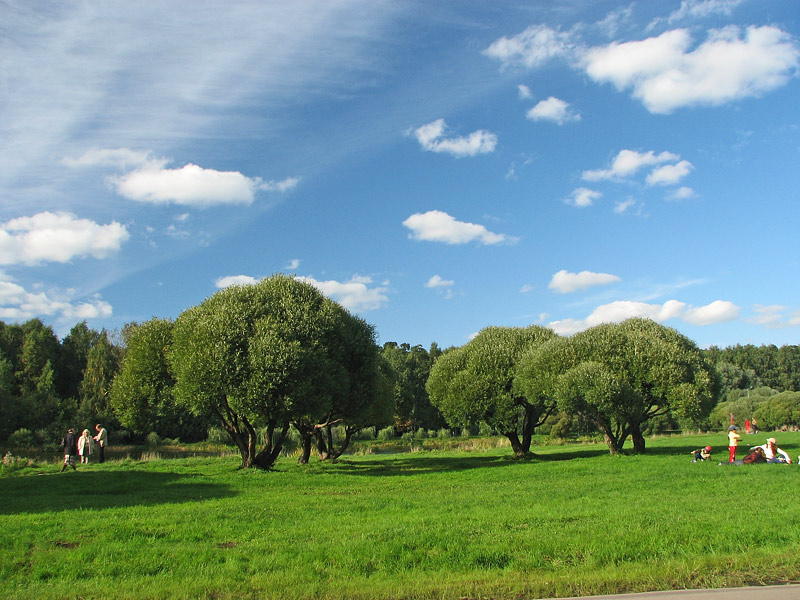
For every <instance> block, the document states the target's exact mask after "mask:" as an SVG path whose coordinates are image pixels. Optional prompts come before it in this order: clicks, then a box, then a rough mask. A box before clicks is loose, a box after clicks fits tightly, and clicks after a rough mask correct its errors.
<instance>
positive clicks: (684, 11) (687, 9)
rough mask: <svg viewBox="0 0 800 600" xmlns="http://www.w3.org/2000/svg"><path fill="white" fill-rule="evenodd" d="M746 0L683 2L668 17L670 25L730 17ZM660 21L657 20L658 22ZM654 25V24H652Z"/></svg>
mask: <svg viewBox="0 0 800 600" xmlns="http://www.w3.org/2000/svg"><path fill="white" fill-rule="evenodd" d="M743 1H744V0H683V1H682V2H681V5H680V7H679V8H678V9H677V10H675V11H674V12H672V13H671V14H670V15H669V17H667V22H668V23H675V22H677V21H682V20H684V19H687V18H693V19H696V18H702V17H707V16H708V15H712V14H724V15H728V16H730V15H731V13H732V12H733V9H734V8H736V7H737V6H739V5H740V4H741V3H742V2H743ZM658 21H660V20H657V21H656V22H658ZM651 25H652V24H651Z"/></svg>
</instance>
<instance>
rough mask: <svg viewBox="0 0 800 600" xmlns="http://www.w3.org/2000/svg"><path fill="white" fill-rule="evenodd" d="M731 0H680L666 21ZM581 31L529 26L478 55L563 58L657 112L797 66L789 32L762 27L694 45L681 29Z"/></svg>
mask: <svg viewBox="0 0 800 600" xmlns="http://www.w3.org/2000/svg"><path fill="white" fill-rule="evenodd" d="M735 4H736V2H734V1H733V0H731V1H730V2H725V1H724V0H707V1H705V2H697V1H685V2H684V3H683V4H682V5H681V9H680V10H679V11H677V12H676V13H674V14H675V18H674V19H672V18H670V20H671V21H672V20H678V19H679V18H682V17H683V16H688V15H698V14H701V13H702V14H711V13H714V12H725V11H726V10H728V9H730V8H732V7H733V6H735ZM580 30H581V28H580V27H576V28H574V29H573V30H572V31H569V32H561V31H556V30H554V29H551V28H549V27H547V26H545V25H534V26H531V27H528V28H527V29H526V30H525V31H523V32H522V33H520V34H518V35H516V36H513V37H511V38H507V37H502V38H500V39H498V40H496V41H495V42H494V43H493V44H491V45H490V46H489V48H487V49H486V50H485V51H484V54H485V55H486V56H489V57H492V58H495V59H497V60H499V61H500V62H501V63H502V64H503V66H504V67H506V66H508V65H522V66H525V67H528V68H535V67H539V66H541V65H543V64H544V63H545V62H547V61H549V60H552V59H556V58H562V59H565V60H567V62H568V64H570V65H571V66H572V67H573V68H576V69H580V70H583V71H584V72H585V73H586V74H587V75H588V76H589V77H590V78H591V79H592V80H594V81H595V82H597V83H601V84H603V83H610V84H612V85H613V86H614V87H615V88H616V89H617V90H619V91H624V92H630V93H631V94H632V96H633V97H634V98H636V99H638V100H639V101H641V102H642V103H643V104H644V106H645V107H646V108H647V109H648V110H649V111H650V112H652V113H657V114H668V113H671V112H673V111H675V110H677V109H680V108H685V107H689V106H698V105H707V106H717V105H721V104H726V103H729V102H733V101H736V100H738V99H741V98H746V97H751V96H759V95H761V94H764V93H766V92H769V91H771V90H773V89H776V88H778V87H780V86H782V85H784V84H785V83H786V82H787V81H788V80H789V79H790V78H791V77H793V76H794V75H795V74H796V71H797V69H798V66H799V65H800V49H798V46H797V44H796V43H795V42H794V41H793V39H792V37H791V35H789V34H788V33H786V32H785V31H783V30H781V29H779V28H777V27H773V26H768V25H765V26H760V27H757V26H751V27H748V28H747V29H744V30H743V29H741V28H739V27H736V26H730V27H726V28H723V29H715V30H711V31H709V32H708V36H707V38H706V40H705V41H703V42H702V43H700V44H699V45H696V46H695V45H694V40H693V39H692V35H691V33H690V32H689V30H688V29H673V30H670V31H665V32H664V33H662V34H661V35H658V36H654V37H650V38H646V39H643V40H635V41H627V42H613V43H610V44H607V45H604V46H594V47H589V46H587V45H585V44H583V43H582V40H581V39H580Z"/></svg>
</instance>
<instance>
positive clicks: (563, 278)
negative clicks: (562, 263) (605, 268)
mask: <svg viewBox="0 0 800 600" xmlns="http://www.w3.org/2000/svg"><path fill="white" fill-rule="evenodd" d="M617 281H620V278H619V277H617V276H616V275H611V274H610V273H592V272H591V271H581V272H580V273H570V272H569V271H567V270H565V269H562V270H561V271H559V272H558V273H556V274H555V275H553V278H552V279H551V280H550V284H549V285H548V286H547V287H548V288H550V289H551V290H554V291H556V292H558V293H559V294H568V293H570V292H577V291H580V290H585V289H588V288H590V287H594V286H598V285H608V284H609V283H616V282H617Z"/></svg>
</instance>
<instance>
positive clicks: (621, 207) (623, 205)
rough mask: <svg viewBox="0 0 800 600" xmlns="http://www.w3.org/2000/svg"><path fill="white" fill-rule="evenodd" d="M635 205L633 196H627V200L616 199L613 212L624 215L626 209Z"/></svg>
mask: <svg viewBox="0 0 800 600" xmlns="http://www.w3.org/2000/svg"><path fill="white" fill-rule="evenodd" d="M634 206H636V200H634V199H633V198H628V199H627V200H618V201H617V202H616V203H615V204H614V212H615V213H617V214H618V215H624V214H625V213H626V212H628V209H630V208H632V207H634Z"/></svg>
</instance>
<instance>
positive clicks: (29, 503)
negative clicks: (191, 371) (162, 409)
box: [0, 434, 800, 599]
mask: <svg viewBox="0 0 800 600" xmlns="http://www.w3.org/2000/svg"><path fill="white" fill-rule="evenodd" d="M761 437H766V436H759V437H758V438H753V439H752V443H754V444H755V443H759V442H761V441H763V440H761ZM745 441H746V442H747V441H750V439H745ZM779 442H780V445H781V447H783V448H784V449H786V450H787V451H789V452H790V454H792V455H793V456H796V455H797V453H798V447H800V434H781V435H780V436H779ZM706 444H711V445H712V446H719V448H715V457H716V458H717V460H712V461H711V462H706V463H696V464H693V463H691V462H690V461H691V456H690V455H689V452H690V451H691V450H693V449H695V448H698V447H700V446H703V445H706ZM723 444H724V439H723V438H722V436H720V435H717V436H686V437H671V438H661V439H654V440H649V441H648V448H649V452H648V454H646V455H641V456H619V457H610V456H608V453H607V451H606V449H605V447H604V446H601V445H559V446H537V447H536V449H535V451H536V453H535V455H534V457H532V458H530V459H527V460H513V459H511V457H510V456H509V451H508V449H490V450H482V451H475V452H454V451H445V452H415V453H407V454H396V455H380V456H374V455H373V456H370V455H367V456H352V457H348V458H347V459H346V460H341V461H340V462H338V463H335V464H323V463H316V462H315V463H312V464H310V465H307V466H305V467H300V466H297V465H295V464H294V463H293V461H291V460H288V459H287V460H283V461H281V462H279V463H278V466H277V468H276V469H275V470H274V471H271V472H260V471H241V470H238V469H237V466H238V461H237V460H236V459H235V458H214V459H200V458H196V459H195V458H193V459H175V460H168V461H166V460H165V461H151V462H133V461H124V462H122V463H107V464H104V465H89V466H88V467H84V468H83V469H80V467H79V469H80V470H79V471H78V472H76V473H72V472H67V473H63V474H58V473H57V471H58V467H55V466H50V467H48V468H46V469H44V470H42V469H40V470H38V471H36V470H33V471H26V475H24V476H20V477H11V478H5V479H2V480H0V519H2V528H1V529H0V591H2V592H3V595H4V597H6V598H34V597H35V598H67V597H76V598H77V597H80V598H132V599H133V598H219V599H222V598H299V599H306V598H330V599H344V598H363V599H381V598H419V599H434V598H436V599H449V598H496V599H512V598H513V599H517V598H537V597H551V596H564V595H588V594H603V593H612V592H620V591H623V592H629V591H647V590H657V589H674V588H685V587H705V586H708V587H720V586H725V585H733V586H736V585H747V584H759V583H781V582H790V581H797V580H799V579H800V565H798V561H797V558H796V557H797V554H798V550H800V527H798V526H797V523H798V522H800V507H798V503H797V502H796V501H795V498H794V496H795V494H796V490H797V488H798V484H800V481H798V478H800V469H798V467H797V466H796V465H792V466H782V465H754V466H746V467H731V466H727V465H725V466H719V465H718V462H719V461H720V460H722V459H723V454H724V455H727V449H723V448H722V445H723ZM42 472H44V473H45V474H41V475H39V474H36V473H42ZM27 473H29V474H27Z"/></svg>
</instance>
